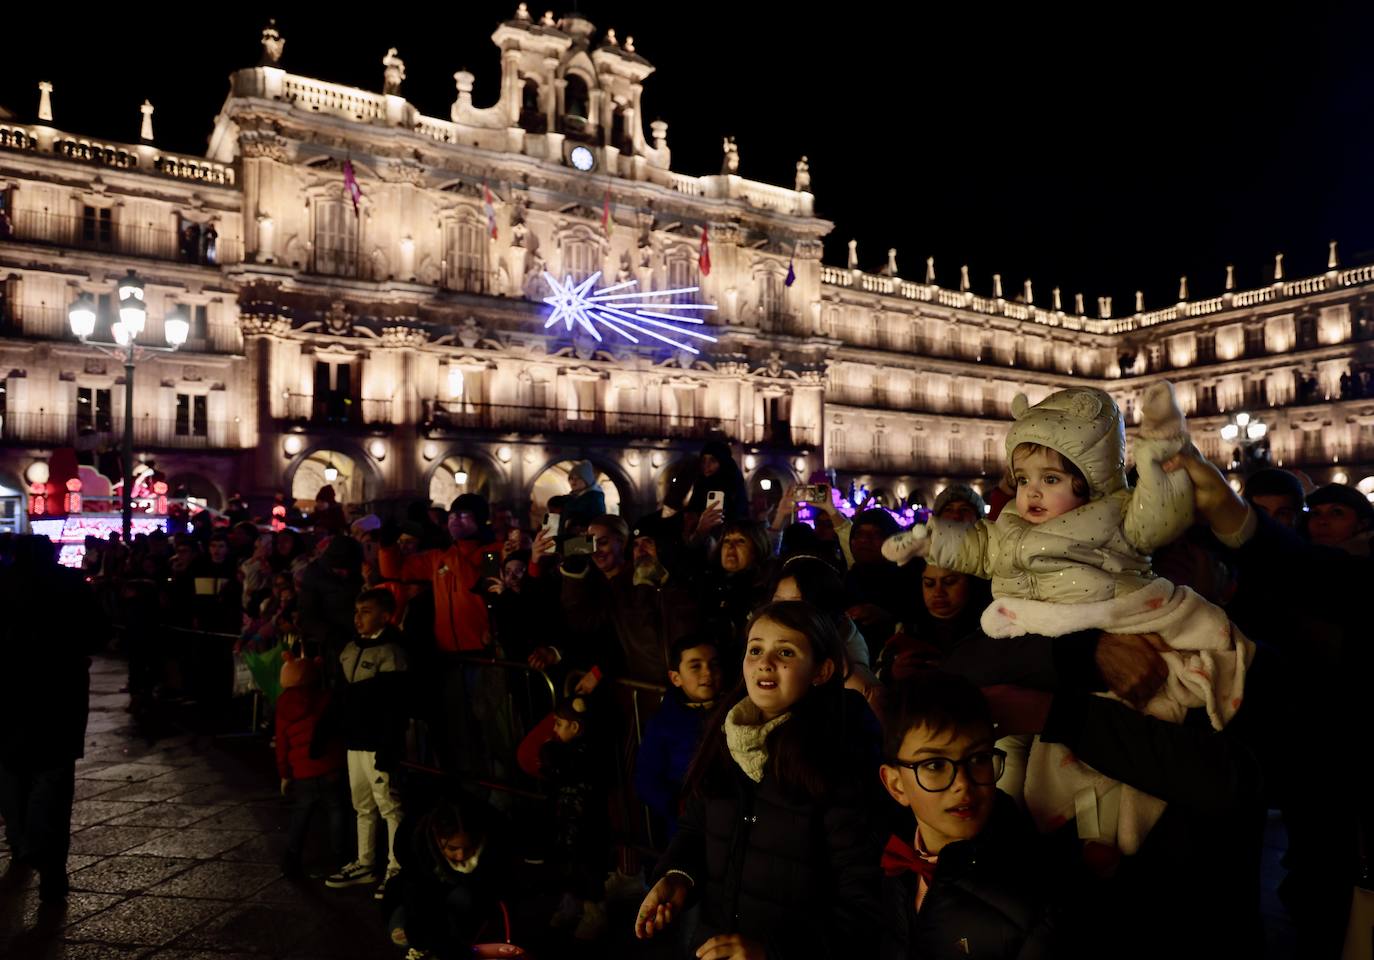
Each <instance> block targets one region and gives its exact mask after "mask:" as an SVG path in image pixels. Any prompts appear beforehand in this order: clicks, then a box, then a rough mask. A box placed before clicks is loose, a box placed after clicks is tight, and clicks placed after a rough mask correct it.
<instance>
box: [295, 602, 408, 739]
mask: <svg viewBox="0 0 1374 960" xmlns="http://www.w3.org/2000/svg"><path fill="white" fill-rule="evenodd" d="M402 651H403V648H402V645H401V632H400V631H399V630H397V629H396V628H395V627H394V626H391V625H390V624H388V625H387V626H386V628H385V629H383V630H382V632H381V635H380V636H378V637H375V638H373V639H370V640H368V639H363V638H361V637H360V638H358V639H357V640H355V641H354V642H353V643H350V644H348V645H347V646H346V647H344V652H343V653H342V654H341V655H340V662H341V664H342V670H343V680H344V682H343V684H341V685H340V686H339V687H338V688H336V689H335V691H334V697H333V699H332V700H331V701H330V704H329V710H328V711H327V712H326V714H325V718H324V720H323V721H322V722H321V723H320V725H319V726H318V728H317V734H316V741H317V742H316V745H315V746H314V747H313V748H312V749H313V751H314V752H315V753H321V752H322V751H323V750H324V749H325V746H324V741H323V740H321V738H327V737H331V736H340V737H342V739H343V742H344V746H346V747H347V748H348V749H349V750H364V751H369V752H373V753H379V754H384V755H385V756H386V757H388V758H393V757H395V756H397V755H398V754H399V752H400V750H401V747H402V745H403V741H404V737H405V728H406V723H407V720H408V719H409V717H410V706H411V703H410V683H409V680H410V675H409V673H408V672H407V671H406V669H405V659H404V657H405V654H404V653H403V652H402Z"/></svg>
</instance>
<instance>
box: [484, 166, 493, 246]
mask: <svg viewBox="0 0 1374 960" xmlns="http://www.w3.org/2000/svg"><path fill="white" fill-rule="evenodd" d="M482 196H483V201H482V205H483V206H484V207H485V208H486V211H487V232H488V233H490V234H491V238H492V239H493V240H495V239H496V204H495V203H494V202H493V200H492V196H491V187H488V186H487V182H486V181H485V180H483V181H482Z"/></svg>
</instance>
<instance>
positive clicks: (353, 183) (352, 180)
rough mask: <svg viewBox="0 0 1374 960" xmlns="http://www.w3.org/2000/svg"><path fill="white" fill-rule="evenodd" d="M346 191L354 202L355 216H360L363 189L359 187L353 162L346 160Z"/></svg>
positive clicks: (344, 165) (344, 163) (344, 171)
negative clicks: (359, 205) (359, 207)
mask: <svg viewBox="0 0 1374 960" xmlns="http://www.w3.org/2000/svg"><path fill="white" fill-rule="evenodd" d="M343 175H344V190H345V191H347V192H348V196H349V198H350V199H351V200H352V201H353V216H355V217H356V216H358V201H359V200H361V199H362V198H363V188H362V187H360V186H358V178H357V177H356V176H354V174H353V161H352V160H350V159H347V158H345V159H344V162H343Z"/></svg>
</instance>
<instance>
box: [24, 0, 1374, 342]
mask: <svg viewBox="0 0 1374 960" xmlns="http://www.w3.org/2000/svg"><path fill="white" fill-rule="evenodd" d="M515 6H516V0H503V2H498V3H491V2H469V3H457V4H444V5H442V6H436V7H431V8H428V9H424V8H421V7H420V6H419V5H410V4H395V5H394V6H393V5H390V4H370V5H368V6H367V7H352V6H351V5H349V4H346V3H338V4H328V5H325V4H318V5H317V4H297V5H284V4H282V5H278V6H277V7H276V8H275V9H274V8H272V7H271V6H269V5H261V4H254V3H247V4H243V5H233V6H230V5H221V4H215V5H209V4H207V5H200V6H194V5H180V6H177V7H175V8H164V9H165V11H166V12H163V11H159V9H158V8H157V7H156V6H154V5H140V6H136V7H91V8H80V7H76V6H74V5H73V6H68V5H63V4H44V5H30V6H29V9H28V10H25V11H21V10H9V11H7V12H6V15H5V26H6V30H7V32H8V33H9V36H8V38H7V39H8V42H7V43H6V44H5V48H6V53H5V55H4V58H3V60H0V104H4V105H5V106H7V107H9V108H10V109H11V110H13V111H14V112H15V114H16V115H17V116H18V117H19V118H20V119H22V120H29V119H32V118H33V115H34V113H35V112H36V110H37V103H38V99H37V90H36V84H37V82H38V81H39V80H50V81H52V82H53V84H54V85H55V92H54V94H53V109H54V116H55V120H54V123H55V125H56V126H57V127H59V128H60V129H63V130H67V131H71V132H74V133H80V134H85V135H88V136H94V137H105V138H110V139H117V140H121V141H136V140H137V138H138V129H139V118H140V116H139V112H138V106H139V104H140V103H141V102H142V101H143V98H144V97H148V98H149V99H151V100H152V101H153V104H154V106H155V107H156V108H157V112H156V114H155V115H154V123H155V128H156V134H157V142H158V143H159V144H160V145H162V146H164V147H166V148H170V149H173V150H180V151H185V152H190V153H203V152H204V150H205V146H206V137H207V136H208V134H209V132H210V129H211V127H212V125H213V120H214V116H215V114H216V112H217V111H218V108H219V106H220V104H221V103H222V102H223V99H224V96H225V94H226V92H227V89H228V84H227V76H228V74H229V73H230V72H231V71H232V70H234V69H237V68H240V67H246V66H252V65H254V64H256V62H257V59H258V55H259V50H260V48H259V44H258V35H259V32H260V30H261V28H262V26H263V24H264V23H265V22H266V19H267V17H268V16H276V17H277V20H278V26H279V28H280V29H281V31H282V33H283V34H284V35H285V37H286V40H287V44H286V52H285V56H284V57H283V64H282V65H283V66H284V67H285V68H286V69H287V70H289V71H290V72H293V73H299V74H304V75H306V76H310V77H316V78H320V79H326V80H334V81H337V82H342V83H347V84H351V85H356V86H359V87H363V88H366V89H371V90H380V89H381V83H382V67H381V62H380V61H381V57H382V55H383V53H385V51H386V48H387V47H388V46H396V47H397V48H399V51H400V55H401V56H402V57H403V58H404V59H405V62H406V71H407V78H406V81H405V84H404V87H403V92H404V93H405V95H406V96H407V98H408V99H410V100H411V102H413V103H415V104H416V105H417V106H419V107H420V109H421V110H422V111H423V112H424V113H427V114H430V115H432V116H438V117H443V118H447V117H448V113H449V106H450V104H451V103H452V102H453V100H454V85H453V79H452V75H453V72H454V71H455V70H457V69H460V68H466V69H469V70H471V71H472V72H473V73H474V74H476V76H477V85H476V89H475V91H474V102H475V103H476V104H477V105H478V106H486V105H489V104H491V103H492V102H494V101H495V99H496V96H497V92H498V90H497V80H498V76H499V64H498V58H497V51H496V48H495V46H494V45H493V44H492V43H491V41H490V35H491V31H492V30H493V29H494V28H495V27H496V25H497V23H498V22H500V21H501V20H503V19H507V18H509V17H511V16H512V15H513V13H514V10H515ZM578 6H579V7H580V11H581V13H582V14H583V15H585V16H587V17H589V18H590V19H591V20H592V21H593V22H594V23H595V24H596V25H597V27H598V28H599V30H604V29H605V28H607V27H615V28H616V30H617V33H618V35H619V36H620V38H621V40H622V42H623V40H624V38H625V37H626V35H633V36H634V38H635V44H636V49H637V50H638V52H639V53H640V54H641V55H642V56H644V57H646V58H647V59H648V60H649V61H650V62H651V63H653V64H654V65H655V67H656V68H657V72H656V73H655V74H653V75H652V76H650V77H649V79H648V80H647V81H646V83H645V90H644V107H645V117H644V120H645V126H646V135H647V123H648V121H649V120H652V119H656V118H662V119H664V120H666V121H668V123H669V132H668V143H669V146H670V147H671V148H672V150H673V167H674V169H675V170H678V171H680V172H683V173H689V174H706V173H717V172H719V168H720V162H721V139H722V137H723V136H724V135H726V134H733V135H734V136H735V137H736V138H737V140H738V143H739V151H740V158H741V163H740V173H741V175H743V176H746V177H749V178H752V179H757V180H762V181H765V182H769V183H777V184H784V185H787V186H791V184H792V177H793V164H794V163H795V162H796V159H797V157H798V156H800V155H801V154H803V153H805V154H807V155H808V156H809V157H810V159H811V170H812V178H813V179H812V189H813V190H814V192H815V194H816V204H817V213H818V214H819V215H820V216H823V217H826V218H828V219H830V220H833V221H834V222H835V230H834V232H833V233H832V234H831V236H830V237H829V239H828V241H827V245H826V247H827V249H826V261H827V262H828V263H832V264H838V265H843V264H844V262H845V256H846V248H845V243H846V241H847V240H849V239H850V238H851V237H853V238H857V239H858V241H859V257H860V265H861V266H862V267H863V268H865V269H867V270H877V269H878V268H879V267H881V266H882V264H883V263H884V262H885V260H886V251H887V248H888V247H896V248H897V251H898V265H899V267H900V268H901V274H902V275H903V276H905V277H908V278H912V279H920V278H921V277H922V276H923V275H924V270H925V258H926V257H927V256H934V257H935V258H936V266H937V272H938V280H939V282H940V283H942V284H943V285H945V286H951V287H952V286H956V285H957V283H958V268H959V264H961V263H968V264H969V265H970V267H971V270H972V275H973V283H974V287H975V289H977V290H979V291H981V292H988V291H989V290H990V288H991V276H992V274H993V273H994V272H1000V273H1001V274H1002V277H1003V283H1004V287H1005V291H1006V294H1007V296H1008V297H1014V296H1016V295H1017V294H1019V292H1020V290H1021V282H1022V281H1023V280H1024V279H1025V278H1026V277H1030V278H1032V279H1033V280H1034V283H1035V295H1036V298H1037V300H1038V302H1039V303H1041V304H1046V303H1047V302H1048V300H1049V295H1050V289H1051V287H1053V286H1055V285H1058V286H1061V287H1062V288H1063V290H1064V302H1065V306H1066V307H1067V306H1070V305H1071V304H1072V294H1073V293H1074V292H1076V291H1079V290H1081V291H1083V292H1084V294H1085V295H1086V297H1087V303H1088V307H1089V310H1090V311H1093V309H1094V306H1095V303H1096V298H1097V297H1098V296H1103V295H1111V296H1113V297H1114V301H1115V302H1114V308H1115V313H1116V314H1117V315H1122V314H1127V313H1130V312H1131V311H1132V308H1133V304H1134V295H1133V291H1134V290H1135V289H1136V288H1143V289H1144V290H1145V304H1146V308H1147V309H1153V308H1156V307H1160V306H1165V305H1167V304H1170V303H1172V302H1174V300H1175V299H1176V295H1177V289H1178V277H1179V276H1180V275H1181V274H1185V273H1186V274H1188V275H1189V286H1190V294H1191V297H1192V298H1193V299H1200V298H1203V297H1208V296H1214V295H1216V294H1218V293H1220V291H1221V289H1222V283H1223V279H1224V276H1225V265H1226V264H1227V263H1234V264H1235V265H1236V276H1237V282H1238V284H1239V286H1240V287H1241V288H1248V287H1253V286H1258V285H1262V284H1264V283H1267V282H1269V280H1270V279H1271V278H1272V269H1273V257H1274V254H1275V253H1276V252H1278V251H1282V252H1283V253H1284V254H1285V268H1286V273H1287V275H1288V276H1289V277H1294V276H1304V275H1311V274H1314V273H1319V272H1321V271H1322V270H1324V269H1325V268H1326V244H1327V241H1328V240H1331V239H1335V240H1338V241H1339V242H1340V249H1341V257H1342V265H1343V266H1348V265H1351V264H1354V263H1361V262H1371V261H1374V222H1371V217H1370V214H1371V211H1372V210H1374V202H1372V201H1374V186H1372V185H1371V179H1370V172H1371V171H1374V123H1372V122H1371V121H1374V57H1372V56H1371V55H1370V43H1371V38H1374V4H1368V3H1365V4H1360V5H1355V4H1350V5H1345V6H1340V5H1329V6H1317V5H1309V4H1302V5H1297V4H1293V5H1286V6H1287V7H1288V11H1296V12H1280V13H1275V12H1273V11H1269V10H1265V9H1263V5H1256V4H1251V5H1247V6H1244V7H1240V6H1237V7H1234V8H1229V7H1215V6H1208V5H1203V4H1197V5H1194V6H1191V7H1179V8H1176V9H1171V8H1167V7H1163V6H1159V5H1148V6H1147V5H1138V6H1127V5H1117V4H1099V5H1096V6H1092V7H1084V8H1082V9H1077V10H1069V9H1065V8H1055V9H1050V8H1049V7H1048V5H1040V4H1020V5H1018V6H1017V7H1015V8H1008V9H1002V8H999V7H995V6H991V5H974V4H967V3H964V4H959V5H957V8H955V9H952V10H942V9H940V8H936V7H933V6H927V5H915V4H902V5H895V4H894V5H891V6H886V5H884V4H881V3H868V4H836V3H830V4H824V5H821V6H814V7H811V8H810V9H808V8H807V7H806V6H805V5H803V4H800V3H797V4H781V3H749V2H747V0H735V2H732V3H721V2H715V0H694V2H687V3H682V2H679V3H672V4H665V3H646V2H639V3H624V2H610V0H607V2H600V0H583V2H581V3H580V4H578ZM530 8H531V13H532V14H533V15H534V16H535V17H536V18H537V17H538V16H539V15H540V14H541V13H542V12H543V9H544V4H543V3H539V2H535V3H531V4H530ZM389 9H395V10H396V15H395V17H394V19H393V20H392V21H391V22H387V19H386V18H387V14H388V10H389ZM35 11H36V12H35ZM561 12H563V11H562V10H560V9H559V8H555V14H558V13H561ZM63 21H69V23H70V26H67V27H65V28H64V27H63V25H62V24H63ZM597 39H599V34H598V38H597ZM594 42H595V41H594Z"/></svg>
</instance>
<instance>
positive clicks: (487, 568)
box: [482, 550, 501, 581]
mask: <svg viewBox="0 0 1374 960" xmlns="http://www.w3.org/2000/svg"><path fill="white" fill-rule="evenodd" d="M500 576H501V555H500V554H499V553H497V552H496V551H495V550H488V551H486V552H485V553H483V554H482V579H483V580H484V581H485V580H486V579H487V578H489V577H500Z"/></svg>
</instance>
